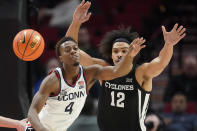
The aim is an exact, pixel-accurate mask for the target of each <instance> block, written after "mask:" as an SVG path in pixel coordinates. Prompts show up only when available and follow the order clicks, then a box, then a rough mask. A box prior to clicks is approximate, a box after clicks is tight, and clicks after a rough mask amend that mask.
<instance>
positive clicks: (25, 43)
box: [13, 29, 45, 61]
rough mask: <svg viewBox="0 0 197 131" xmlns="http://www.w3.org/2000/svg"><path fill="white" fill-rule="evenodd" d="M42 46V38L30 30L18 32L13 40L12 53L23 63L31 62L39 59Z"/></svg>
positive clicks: (43, 44)
mask: <svg viewBox="0 0 197 131" xmlns="http://www.w3.org/2000/svg"><path fill="white" fill-rule="evenodd" d="M44 46H45V43H44V39H43V37H42V36H41V35H40V33H38V32H37V31H35V30H32V29H25V30H22V31H20V32H19V33H17V34H16V36H15V37H14V40H13V50H14V53H15V54H16V56H17V57H18V58H19V59H21V60H24V61H33V60H35V59H37V58H38V57H40V56H41V54H42V52H43V50H44Z"/></svg>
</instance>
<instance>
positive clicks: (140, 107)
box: [97, 67, 150, 131]
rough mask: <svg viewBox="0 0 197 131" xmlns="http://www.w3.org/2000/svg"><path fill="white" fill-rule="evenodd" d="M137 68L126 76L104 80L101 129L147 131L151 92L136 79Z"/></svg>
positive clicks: (99, 104) (100, 98) (100, 110)
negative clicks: (146, 123)
mask: <svg viewBox="0 0 197 131" xmlns="http://www.w3.org/2000/svg"><path fill="white" fill-rule="evenodd" d="M135 69H136V68H135V67H134V68H133V69H132V70H131V72H130V73H129V74H128V75H126V76H123V77H120V78H116V79H113V80H110V81H103V83H102V88H101V92H100V95H99V102H98V117H97V119H98V125H99V128H100V130H101V131H146V127H145V124H144V119H145V117H146V112H147V108H148V103H149V97H150V92H147V91H145V90H144V89H142V88H141V87H140V85H139V84H138V82H137V81H136V78H135Z"/></svg>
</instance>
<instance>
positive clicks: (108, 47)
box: [99, 27, 139, 59]
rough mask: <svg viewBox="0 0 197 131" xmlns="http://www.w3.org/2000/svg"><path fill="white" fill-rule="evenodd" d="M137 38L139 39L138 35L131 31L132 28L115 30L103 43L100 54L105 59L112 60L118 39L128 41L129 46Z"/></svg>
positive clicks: (107, 35)
mask: <svg viewBox="0 0 197 131" xmlns="http://www.w3.org/2000/svg"><path fill="white" fill-rule="evenodd" d="M137 37H139V35H138V33H137V32H133V31H131V28H130V27H129V28H123V27H121V28H120V29H119V30H113V31H111V32H108V33H107V34H106V35H105V36H104V38H103V40H102V41H101V44H100V47H99V50H100V53H101V54H102V55H103V57H104V58H106V59H111V55H112V47H113V44H114V43H115V40H116V39H119V38H123V39H126V40H127V41H128V42H129V43H128V44H130V43H131V42H132V41H133V40H134V39H135V38H137Z"/></svg>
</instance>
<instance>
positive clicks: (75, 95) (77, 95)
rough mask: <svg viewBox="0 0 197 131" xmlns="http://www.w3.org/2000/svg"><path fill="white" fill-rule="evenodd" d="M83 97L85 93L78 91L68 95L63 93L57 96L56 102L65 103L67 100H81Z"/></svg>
mask: <svg viewBox="0 0 197 131" xmlns="http://www.w3.org/2000/svg"><path fill="white" fill-rule="evenodd" d="M83 96H85V91H78V92H74V93H69V94H67V93H65V94H64V95H60V96H58V100H59V101H67V100H73V99H77V98H81V97H83Z"/></svg>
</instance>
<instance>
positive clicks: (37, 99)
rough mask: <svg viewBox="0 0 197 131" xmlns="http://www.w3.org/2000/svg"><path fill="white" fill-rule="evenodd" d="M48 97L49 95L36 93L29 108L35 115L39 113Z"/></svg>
mask: <svg viewBox="0 0 197 131" xmlns="http://www.w3.org/2000/svg"><path fill="white" fill-rule="evenodd" d="M48 97H49V93H41V92H40V91H38V92H37V93H36V95H35V96H34V98H33V100H32V104H31V108H33V109H35V110H36V111H37V113H39V112H40V111H41V109H42V107H43V106H44V104H45V102H46V100H47V98H48Z"/></svg>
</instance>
